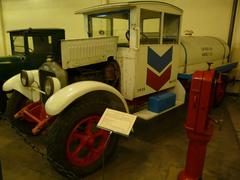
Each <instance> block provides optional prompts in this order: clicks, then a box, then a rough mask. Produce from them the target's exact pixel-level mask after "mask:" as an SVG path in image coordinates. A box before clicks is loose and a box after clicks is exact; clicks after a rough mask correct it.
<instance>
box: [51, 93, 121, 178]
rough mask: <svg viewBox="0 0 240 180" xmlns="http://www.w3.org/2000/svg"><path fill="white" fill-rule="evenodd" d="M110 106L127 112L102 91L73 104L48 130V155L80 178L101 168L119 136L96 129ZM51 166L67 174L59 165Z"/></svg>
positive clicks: (114, 147) (114, 98) (112, 150)
mask: <svg viewBox="0 0 240 180" xmlns="http://www.w3.org/2000/svg"><path fill="white" fill-rule="evenodd" d="M111 103H112V104H111ZM107 107H109V108H112V109H117V110H120V111H122V110H124V106H123V105H122V104H120V103H118V102H116V97H114V96H109V95H108V94H107V95H106V94H105V92H103V91H100V92H98V91H97V92H94V93H90V94H88V95H86V96H84V97H82V98H81V99H79V100H78V101H76V102H74V103H73V104H71V105H70V106H69V107H68V108H67V109H66V110H65V111H64V112H62V113H61V114H60V115H58V117H57V119H56V120H55V121H54V122H53V124H52V126H51V127H50V130H49V131H48V136H49V137H48V147H47V153H48V156H49V157H51V159H53V160H54V161H56V162H57V163H58V164H61V165H62V166H63V167H64V168H65V169H66V170H70V171H72V172H74V173H75V174H76V175H78V176H85V175H88V174H90V173H92V172H94V171H96V170H97V169H99V168H101V166H102V163H103V157H104V158H105V162H107V160H108V159H110V157H111V155H112V154H113V152H114V151H115V149H116V146H117V140H118V136H117V135H116V134H112V135H111V136H110V137H109V133H108V132H107V131H104V130H102V129H99V128H97V127H96V125H97V123H98V121H99V120H100V117H101V115H102V113H103V112H104V111H105V109H106V108H107ZM106 142H107V143H106ZM50 163H51V164H52V165H53V167H54V168H55V169H56V170H57V171H59V172H60V173H61V174H63V175H66V173H65V172H63V171H62V169H60V168H59V166H57V165H56V163H54V162H51V161H50Z"/></svg>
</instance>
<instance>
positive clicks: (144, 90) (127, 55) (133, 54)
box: [117, 45, 179, 100]
mask: <svg viewBox="0 0 240 180" xmlns="http://www.w3.org/2000/svg"><path fill="white" fill-rule="evenodd" d="M171 46H174V47H173V59H172V62H171V63H170V64H169V65H168V66H167V67H166V68H165V69H167V68H168V67H169V66H172V71H171V78H170V79H169V81H168V82H167V83H166V84H165V85H164V86H163V87H162V88H161V89H159V91H162V90H166V89H168V88H172V87H174V86H175V85H176V81H177V73H178V58H179V49H178V48H179V45H161V46H159V45H140V47H139V49H137V50H136V49H131V48H118V54H117V61H118V62H119V65H120V69H121V71H122V73H121V74H122V76H121V93H122V94H123V96H124V97H125V98H126V99H128V100H133V99H134V98H137V97H141V96H144V95H148V94H151V93H154V92H156V90H154V89H153V88H151V87H150V86H148V85H147V84H146V81H147V67H148V64H147V48H148V47H151V48H152V49H153V50H154V51H155V52H157V53H158V54H159V55H160V56H161V55H162V54H164V53H165V52H166V51H167V50H168V49H169V48H170V47H171ZM148 68H150V69H151V70H152V71H154V72H155V73H156V74H157V75H161V74H162V72H161V73H158V72H157V71H155V70H154V69H153V68H151V67H148ZM165 69H164V70H165ZM164 70H163V71H164Z"/></svg>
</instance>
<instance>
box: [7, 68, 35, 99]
mask: <svg viewBox="0 0 240 180" xmlns="http://www.w3.org/2000/svg"><path fill="white" fill-rule="evenodd" d="M31 72H32V74H33V77H34V82H33V84H32V86H31V87H25V86H23V85H22V83H21V80H20V74H17V75H15V76H13V77H12V78H10V79H9V80H7V81H6V82H5V83H4V84H3V91H12V90H16V91H18V92H20V93H21V94H23V95H24V96H25V97H27V98H28V99H30V100H32V101H34V102H37V101H40V93H39V90H38V89H39V75H38V70H32V71H31Z"/></svg>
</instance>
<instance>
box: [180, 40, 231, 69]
mask: <svg viewBox="0 0 240 180" xmlns="http://www.w3.org/2000/svg"><path fill="white" fill-rule="evenodd" d="M180 47H181V48H180V53H181V54H180V70H179V73H193V72H194V71H196V70H207V69H208V65H207V62H211V63H213V64H212V66H211V67H212V68H215V67H218V66H221V65H223V64H226V63H227V58H228V55H229V47H228V45H227V44H226V43H225V42H224V41H223V40H221V39H219V38H216V37H207V36H199V37H197V36H184V37H182V38H181V45H180Z"/></svg>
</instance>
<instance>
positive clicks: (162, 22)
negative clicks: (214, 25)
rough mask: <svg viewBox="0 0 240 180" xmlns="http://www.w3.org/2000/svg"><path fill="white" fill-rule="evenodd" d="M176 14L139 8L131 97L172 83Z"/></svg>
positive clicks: (176, 53)
mask: <svg viewBox="0 0 240 180" xmlns="http://www.w3.org/2000/svg"><path fill="white" fill-rule="evenodd" d="M179 28H180V15H175V14H170V13H166V12H158V11H152V10H147V9H140V42H139V43H140V45H139V50H138V54H137V57H138V58H137V63H136V71H135V72H136V73H135V95H134V96H135V98H136V97H140V96H143V95H147V94H150V93H154V92H157V91H162V90H165V89H167V88H171V87H173V86H175V84H176V81H177V72H178V71H177V70H178V57H179V50H178V49H179Z"/></svg>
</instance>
